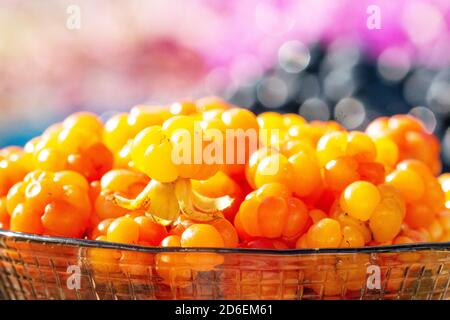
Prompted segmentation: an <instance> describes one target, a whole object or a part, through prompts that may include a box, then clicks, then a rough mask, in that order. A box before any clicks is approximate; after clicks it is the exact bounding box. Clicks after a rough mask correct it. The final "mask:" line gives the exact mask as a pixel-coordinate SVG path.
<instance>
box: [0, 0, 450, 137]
mask: <svg viewBox="0 0 450 320" xmlns="http://www.w3.org/2000/svg"><path fill="white" fill-rule="evenodd" d="M70 5H76V6H78V7H79V8H80V18H81V20H80V21H81V25H80V29H75V30H70V29H69V28H67V19H68V18H69V16H70V13H68V12H67V9H68V8H69V7H70ZM369 5H377V6H378V7H379V8H380V13H381V29H380V30H377V29H375V30H370V29H369V28H368V27H367V24H366V22H367V18H368V16H369V14H368V13H367V8H368V6H369ZM291 41H297V42H296V43H299V44H300V45H305V47H308V46H310V45H312V44H315V43H318V42H322V43H325V44H327V45H330V46H331V47H333V46H336V44H339V45H340V47H341V48H342V47H344V48H346V49H348V48H352V47H357V48H358V50H363V51H364V52H366V53H367V54H368V55H369V56H370V57H373V59H378V58H379V57H380V56H383V59H385V60H386V59H387V60H389V61H391V60H392V61H391V62H392V63H394V64H399V65H407V66H408V67H409V66H410V65H419V66H425V67H427V68H431V69H433V68H434V69H439V68H442V67H443V66H448V65H449V61H450V1H448V0H428V1H427V0H395V1H393V0H278V1H262V0H258V1H257V0H244V1H237V0H236V1H214V0H171V1H164V0H129V1H126V2H125V1H113V0H95V1H89V0H67V1H66V0H46V1H26V0H16V1H14V0H3V1H1V3H0V146H2V145H5V144H9V143H19V144H20V143H23V142H24V141H25V140H26V139H28V138H30V137H31V136H33V135H35V134H37V133H39V132H40V131H41V130H42V129H43V128H44V127H45V126H47V125H48V124H50V123H52V122H54V121H57V120H60V119H61V118H62V117H64V116H65V115H67V114H68V113H71V112H73V111H76V110H92V111H95V112H98V113H99V114H103V113H105V112H109V111H117V110H126V109H129V108H130V107H131V106H133V105H134V104H137V103H142V102H148V103H155V104H161V103H168V102H171V101H174V100H177V99H180V98H185V97H199V96H202V95H209V94H217V95H221V96H223V97H225V98H228V97H229V95H230V92H232V91H233V89H234V88H236V87H239V86H241V85H244V84H248V83H251V82H252V81H257V79H259V78H260V77H261V76H262V74H263V73H264V72H265V71H266V70H267V69H268V68H270V67H272V66H274V65H275V64H277V63H278V62H279V59H280V50H281V49H280V48H282V47H283V45H284V44H286V43H289V42H291ZM292 54H293V55H294V57H291V58H293V59H298V60H300V61H301V60H302V59H306V58H307V55H308V51H307V50H306V51H302V47H301V46H300V47H299V46H298V45H297V47H296V51H295V50H294V52H293V53H292ZM383 61H384V60H383ZM389 61H388V62H389Z"/></svg>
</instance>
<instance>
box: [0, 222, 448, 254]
mask: <svg viewBox="0 0 450 320" xmlns="http://www.w3.org/2000/svg"><path fill="white" fill-rule="evenodd" d="M3 239H14V240H17V241H24V242H32V243H40V244H43V245H45V244H55V245H67V246H73V247H84V248H103V249H115V250H127V251H138V252H146V253H164V252H215V253H233V254H267V255H278V256H293V255H312V254H330V253H332V254H345V253H366V254H373V253H396V252H408V251H450V242H422V243H414V244H397V245H385V246H373V247H357V248H317V249H314V248H308V249H256V248H180V247H146V246H140V245H133V244H124V243H117V242H107V241H98V240H88V239H78V238H65V237H52V236H41V235H36V234H29V233H22V232H15V231H9V230H4V229H0V248H1V243H2V242H3V241H4V240H3Z"/></svg>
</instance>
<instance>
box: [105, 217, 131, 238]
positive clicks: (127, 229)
mask: <svg viewBox="0 0 450 320" xmlns="http://www.w3.org/2000/svg"><path fill="white" fill-rule="evenodd" d="M106 238H107V239H108V241H111V242H118V243H126V244H137V243H138V241H139V224H138V223H137V222H136V221H134V220H133V219H132V218H129V217H121V218H117V219H116V220H114V221H113V222H112V223H111V224H110V225H109V227H108V232H107V234H106Z"/></svg>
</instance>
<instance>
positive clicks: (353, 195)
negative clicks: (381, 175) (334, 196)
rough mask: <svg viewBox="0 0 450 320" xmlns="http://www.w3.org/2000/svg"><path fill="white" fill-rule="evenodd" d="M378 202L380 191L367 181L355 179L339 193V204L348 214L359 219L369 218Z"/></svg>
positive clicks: (365, 219)
mask: <svg viewBox="0 0 450 320" xmlns="http://www.w3.org/2000/svg"><path fill="white" fill-rule="evenodd" d="M379 203H380V192H379V191H378V189H377V187H376V186H374V185H373V184H372V183H370V182H367V181H355V182H353V183H352V184H350V185H349V186H347V188H345V190H344V192H343V193H342V195H341V199H340V205H341V207H342V209H343V210H344V211H345V212H347V213H348V214H349V215H350V216H352V217H354V218H356V219H359V220H361V221H367V220H369V219H370V217H371V215H372V214H373V212H374V210H375V208H376V207H377V205H378V204H379Z"/></svg>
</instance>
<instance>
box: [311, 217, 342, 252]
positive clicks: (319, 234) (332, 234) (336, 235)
mask: <svg viewBox="0 0 450 320" xmlns="http://www.w3.org/2000/svg"><path fill="white" fill-rule="evenodd" d="M306 241H307V244H308V247H310V248H335V247H338V246H339V245H340V244H341V241H342V231H341V226H340V225H339V222H337V221H336V220H334V219H330V218H325V219H322V220H320V221H319V222H317V223H315V224H313V225H312V226H311V228H310V229H309V230H308V233H307V235H306Z"/></svg>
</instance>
